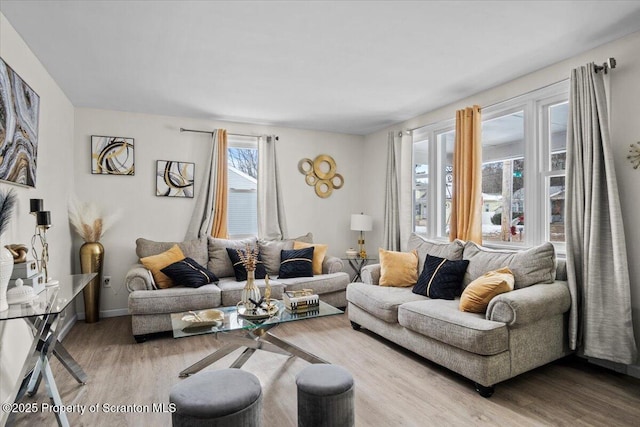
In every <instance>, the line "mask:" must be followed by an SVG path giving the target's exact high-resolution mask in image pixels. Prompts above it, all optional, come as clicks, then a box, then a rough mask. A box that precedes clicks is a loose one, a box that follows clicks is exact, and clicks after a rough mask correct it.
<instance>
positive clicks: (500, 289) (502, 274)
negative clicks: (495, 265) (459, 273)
mask: <svg viewBox="0 0 640 427" xmlns="http://www.w3.org/2000/svg"><path fill="white" fill-rule="evenodd" d="M514 282H515V279H514V277H513V273H512V272H511V270H509V267H503V268H501V269H499V270H494V271H490V272H488V273H486V274H483V275H482V276H480V277H478V278H477V279H476V280H474V281H473V282H471V283H469V285H468V286H467V287H466V288H465V289H464V291H462V295H461V296H460V311H468V312H470V313H484V312H485V311H487V307H488V306H489V301H491V299H492V298H493V297H495V296H496V295H499V294H503V293H505V292H509V291H512V290H513V284H514Z"/></svg>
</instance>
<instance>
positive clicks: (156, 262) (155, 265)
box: [140, 245, 184, 289]
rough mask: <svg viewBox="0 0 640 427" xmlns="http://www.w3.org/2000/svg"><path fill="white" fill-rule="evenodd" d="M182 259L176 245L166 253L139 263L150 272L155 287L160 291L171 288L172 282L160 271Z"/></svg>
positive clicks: (182, 256)
mask: <svg viewBox="0 0 640 427" xmlns="http://www.w3.org/2000/svg"><path fill="white" fill-rule="evenodd" d="M182 259H184V254H183V253H182V251H181V250H180V247H179V246H178V245H173V247H172V248H171V249H169V250H168V251H166V252H162V253H161V254H158V255H152V256H148V257H144V258H141V259H140V262H141V263H142V265H144V266H145V267H146V268H147V269H149V270H150V271H151V275H152V276H153V281H154V282H155V284H156V286H157V287H158V288H160V289H165V288H170V287H171V286H173V281H172V280H171V278H170V277H169V276H167V275H166V274H164V273H163V272H162V271H161V270H162V269H163V268H165V267H166V266H168V265H171V264H173V263H174V262H176V261H180V260H182Z"/></svg>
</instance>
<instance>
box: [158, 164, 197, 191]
mask: <svg viewBox="0 0 640 427" xmlns="http://www.w3.org/2000/svg"><path fill="white" fill-rule="evenodd" d="M195 168H196V165H195V164H194V163H189V162H173V161H169V160H158V161H157V162H156V196H162V197H193V177H194V173H195Z"/></svg>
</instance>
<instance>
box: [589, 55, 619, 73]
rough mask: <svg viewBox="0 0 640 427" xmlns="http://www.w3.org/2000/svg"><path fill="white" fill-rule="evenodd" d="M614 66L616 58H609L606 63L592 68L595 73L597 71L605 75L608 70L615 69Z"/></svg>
mask: <svg viewBox="0 0 640 427" xmlns="http://www.w3.org/2000/svg"><path fill="white" fill-rule="evenodd" d="M616 65H617V62H616V58H609V59H607V61H606V62H603V63H602V65H596V66H595V67H594V68H595V69H596V73H597V72H598V71H604V73H605V74H607V72H608V71H609V70H613V69H614V68H616Z"/></svg>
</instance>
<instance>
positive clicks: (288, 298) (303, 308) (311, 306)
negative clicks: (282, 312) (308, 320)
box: [283, 292, 320, 313]
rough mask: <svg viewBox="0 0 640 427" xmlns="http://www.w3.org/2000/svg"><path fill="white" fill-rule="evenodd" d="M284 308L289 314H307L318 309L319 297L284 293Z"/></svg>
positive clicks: (308, 294)
mask: <svg viewBox="0 0 640 427" xmlns="http://www.w3.org/2000/svg"><path fill="white" fill-rule="evenodd" d="M283 300H284V308H286V309H287V311H289V312H290V313H308V312H310V311H318V310H319V309H320V297H319V296H318V295H316V294H311V293H306V292H305V294H304V295H300V293H297V292H285V293H284V295H283Z"/></svg>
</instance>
